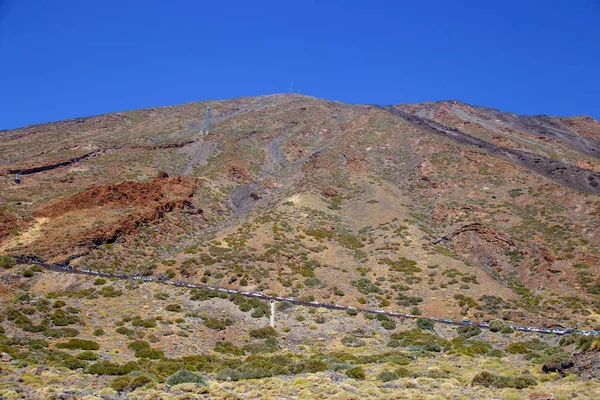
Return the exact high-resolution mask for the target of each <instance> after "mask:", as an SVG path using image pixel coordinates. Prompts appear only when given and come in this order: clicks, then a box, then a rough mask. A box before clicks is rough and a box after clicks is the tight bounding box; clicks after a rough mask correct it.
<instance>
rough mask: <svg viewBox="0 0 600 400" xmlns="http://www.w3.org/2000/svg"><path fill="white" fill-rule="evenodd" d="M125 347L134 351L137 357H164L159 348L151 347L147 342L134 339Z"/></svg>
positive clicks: (154, 358) (155, 358) (156, 358)
mask: <svg viewBox="0 0 600 400" xmlns="http://www.w3.org/2000/svg"><path fill="white" fill-rule="evenodd" d="M127 347H128V348H129V349H131V350H133V351H134V352H135V356H136V357H137V358H150V359H153V360H158V359H160V358H163V357H164V353H163V352H162V351H161V350H157V349H153V348H152V347H150V344H149V343H148V342H145V341H143V340H136V341H134V342H131V343H129V344H128V345H127Z"/></svg>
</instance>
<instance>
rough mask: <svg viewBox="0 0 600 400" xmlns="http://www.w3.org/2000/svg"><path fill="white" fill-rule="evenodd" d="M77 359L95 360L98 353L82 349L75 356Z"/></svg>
mask: <svg viewBox="0 0 600 400" xmlns="http://www.w3.org/2000/svg"><path fill="white" fill-rule="evenodd" d="M75 358H77V359H78V360H86V361H96V360H97V359H98V355H97V354H96V353H94V352H93V351H89V350H86V351H82V352H81V353H79V354H77V355H76V356H75Z"/></svg>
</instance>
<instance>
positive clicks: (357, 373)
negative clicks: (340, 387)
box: [345, 367, 367, 380]
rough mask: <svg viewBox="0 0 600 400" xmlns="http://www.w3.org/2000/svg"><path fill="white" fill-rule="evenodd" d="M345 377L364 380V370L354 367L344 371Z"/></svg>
mask: <svg viewBox="0 0 600 400" xmlns="http://www.w3.org/2000/svg"><path fill="white" fill-rule="evenodd" d="M345 373H346V376H348V378H352V379H360V380H362V379H365V378H366V377H367V375H366V374H365V370H364V369H362V368H361V367H354V368H350V369H347V370H346V372H345Z"/></svg>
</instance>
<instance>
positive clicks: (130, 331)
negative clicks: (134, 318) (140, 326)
mask: <svg viewBox="0 0 600 400" xmlns="http://www.w3.org/2000/svg"><path fill="white" fill-rule="evenodd" d="M115 332H117V333H119V334H121V335H126V336H130V335H133V334H134V333H135V331H134V330H133V329H129V328H126V327H124V326H120V327H118V328H117V329H115Z"/></svg>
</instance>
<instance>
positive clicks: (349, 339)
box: [341, 335, 366, 347]
mask: <svg viewBox="0 0 600 400" xmlns="http://www.w3.org/2000/svg"><path fill="white" fill-rule="evenodd" d="M341 342H342V344H343V345H344V346H347V347H363V346H364V345H365V344H366V343H365V341H364V340H361V339H359V338H357V337H356V336H354V335H345V336H343V337H342V339H341Z"/></svg>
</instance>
